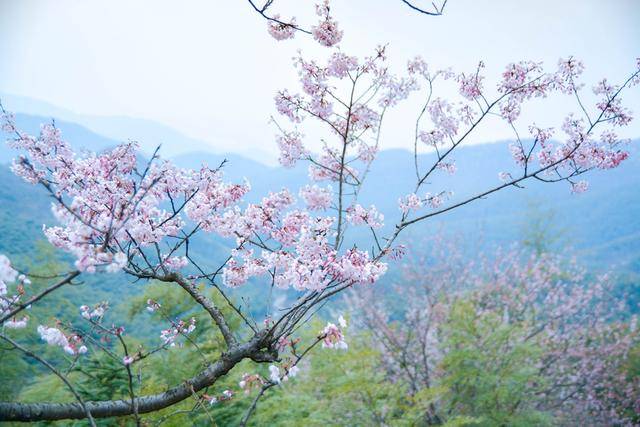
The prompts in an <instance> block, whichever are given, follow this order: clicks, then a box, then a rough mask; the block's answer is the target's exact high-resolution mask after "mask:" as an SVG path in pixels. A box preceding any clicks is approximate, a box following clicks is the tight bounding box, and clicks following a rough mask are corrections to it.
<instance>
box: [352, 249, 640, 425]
mask: <svg viewBox="0 0 640 427" xmlns="http://www.w3.org/2000/svg"><path fill="white" fill-rule="evenodd" d="M428 244H429V250H428V257H427V259H423V260H421V261H418V262H413V263H411V264H407V265H406V266H405V271H404V274H403V278H402V283H401V284H398V285H396V289H395V292H394V295H395V294H399V293H402V294H404V295H405V298H404V299H403V304H402V307H395V309H394V311H393V313H392V312H391V309H392V308H391V307H392V305H391V304H392V301H389V300H388V299H387V298H385V297H384V295H381V293H380V292H379V290H377V289H376V288H375V287H370V288H367V289H366V290H363V291H360V292H358V291H356V290H354V291H352V292H350V293H349V302H350V305H351V307H352V313H353V316H352V321H355V322H357V324H358V326H360V327H361V328H364V330H366V331H368V332H369V333H370V334H371V335H372V337H373V339H372V340H371V342H372V343H373V344H374V345H375V346H377V347H378V349H379V352H380V354H381V355H382V357H381V366H380V368H379V369H381V370H382V371H383V372H385V375H386V376H387V377H388V378H389V379H390V380H391V381H393V382H394V383H398V384H406V385H407V386H408V387H407V390H408V395H409V396H410V397H409V400H410V401H412V405H413V406H414V408H413V411H414V412H416V413H417V414H418V415H417V416H418V418H419V419H421V420H424V421H425V423H426V424H427V425H433V424H441V423H443V422H444V421H450V420H451V419H452V418H454V417H460V416H464V415H466V416H472V417H476V418H477V417H482V416H485V417H489V418H490V419H491V420H492V421H491V422H490V424H493V423H495V424H499V423H501V422H500V420H499V418H498V417H500V416H502V417H507V418H510V420H511V421H507V422H506V424H513V423H516V422H515V420H516V419H517V418H516V417H517V416H518V415H519V414H530V413H532V412H536V411H537V412H539V413H546V414H550V415H553V416H554V417H555V419H556V420H558V421H560V423H561V424H562V425H603V426H604V425H611V426H613V425H635V424H634V423H636V422H637V414H638V413H639V411H640V407H639V406H638V404H639V401H638V399H637V396H638V395H640V382H639V381H638V378H637V377H634V376H633V375H630V374H629V372H628V369H626V367H625V364H626V363H627V361H628V360H629V359H630V357H631V356H632V354H633V352H634V351H635V349H636V348H637V347H638V346H639V345H640V335H639V334H638V330H637V316H635V315H634V316H629V315H625V314H624V313H629V307H626V306H625V300H624V296H620V295H618V296H615V294H614V292H612V291H613V286H612V285H613V283H612V281H611V277H609V276H608V275H600V276H596V277H590V276H588V275H587V274H586V271H585V270H584V269H583V268H581V267H579V266H578V265H577V263H576V262H575V260H563V259H562V258H561V257H560V256H557V255H552V254H549V253H541V254H532V253H530V252H529V251H527V250H525V249H523V248H517V247H515V248H512V249H510V250H507V251H504V250H503V251H498V253H497V256H495V257H494V259H492V260H490V259H478V260H477V261H475V262H474V261H469V260H468V259H465V257H463V256H462V254H461V252H460V251H459V249H458V248H457V247H456V246H455V245H454V244H452V242H451V241H447V240H445V239H443V238H441V237H438V238H435V239H432V240H429V242H428ZM392 316H393V317H392ZM398 316H400V318H399V320H396V321H394V320H393V318H396V319H398ZM442 390H445V391H444V392H442ZM505 391H506V393H505ZM434 396H435V398H434ZM487 401H488V402H489V403H488V404H486V405H485V404H484V403H483V402H487ZM483 405H484V406H483ZM634 414H636V415H634ZM486 421H487V420H485V422H486ZM502 421H504V419H503V420H502ZM516 424H517V423H516ZM534 424H546V423H543V422H541V421H538V422H535V423H534Z"/></svg>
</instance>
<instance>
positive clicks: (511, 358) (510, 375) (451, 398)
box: [441, 300, 550, 426]
mask: <svg viewBox="0 0 640 427" xmlns="http://www.w3.org/2000/svg"><path fill="white" fill-rule="evenodd" d="M480 308H481V307H477V306H476V305H474V304H473V303H472V302H471V301H465V300H461V301H458V302H456V303H455V304H454V306H453V307H452V310H451V314H450V318H449V321H448V322H447V326H446V331H445V334H446V341H445V343H444V347H445V348H448V349H449V352H448V353H447V354H446V356H445V357H444V359H443V361H442V367H441V368H442V369H443V370H444V371H445V375H444V377H443V379H442V385H443V386H444V387H446V392H445V393H444V395H443V403H444V407H445V408H446V409H445V410H444V412H446V413H453V414H456V415H460V416H463V417H474V418H476V421H474V422H473V425H478V426H495V425H509V426H529V425H547V424H549V423H550V421H549V419H548V417H547V415H546V414H543V413H541V412H538V411H535V410H530V409H528V405H527V403H528V401H529V399H530V398H532V397H533V396H532V394H533V393H535V391H536V390H537V389H539V387H540V386H541V385H542V383H543V379H542V378H540V377H539V375H538V370H537V369H536V368H535V366H536V363H535V362H536V360H539V358H540V356H541V354H542V349H541V348H540V347H539V346H538V345H537V344H536V343H535V342H534V341H533V340H531V341H528V340H526V337H525V335H524V329H523V328H522V325H520V324H519V323H517V322H515V323H506V322H503V320H502V318H501V317H500V316H499V315H498V314H497V313H495V312H490V311H488V312H484V313H483V312H480ZM532 384H536V385H537V386H538V387H531V385H532ZM468 421H469V419H467V421H465V422H468Z"/></svg>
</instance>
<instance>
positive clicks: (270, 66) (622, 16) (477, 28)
mask: <svg viewBox="0 0 640 427" xmlns="http://www.w3.org/2000/svg"><path fill="white" fill-rule="evenodd" d="M416 3H420V1H419V0H417V1H416ZM423 3H427V4H430V1H428V2H423ZM332 5H333V11H334V15H335V17H336V19H337V20H338V21H339V23H340V26H341V27H342V28H343V29H344V32H345V36H344V40H343V42H342V46H341V48H342V50H343V51H344V52H346V53H348V54H351V55H356V56H359V57H363V56H366V55H368V54H370V53H372V52H373V50H374V48H375V47H376V46H377V45H379V44H384V43H388V46H389V47H388V50H389V58H390V64H391V67H392V69H394V70H397V71H402V69H403V68H404V66H405V64H406V62H407V60H408V59H409V58H411V57H413V56H416V55H420V56H422V57H423V58H425V60H426V61H427V62H428V63H430V64H432V66H433V67H436V68H437V67H447V66H451V67H453V69H454V70H458V71H465V70H466V71H471V70H474V69H475V65H476V64H477V62H478V61H479V60H483V61H484V62H485V63H486V65H487V66H486V69H485V70H486V74H487V81H486V82H487V83H486V85H487V87H488V88H490V89H493V88H495V84H496V82H497V79H496V77H497V76H499V75H500V73H501V71H502V69H503V68H504V66H505V65H506V64H508V63H510V62H514V61H519V60H522V59H531V60H536V61H544V63H545V64H547V65H548V66H549V67H550V68H553V67H555V65H556V63H557V61H558V58H560V57H567V56H569V55H573V56H576V57H578V58H581V59H582V60H583V61H584V62H585V64H586V67H587V71H586V72H585V81H586V82H587V87H591V86H592V85H593V84H595V82H596V81H597V80H598V79H600V78H602V77H604V76H607V77H609V78H610V80H611V81H612V82H617V81H621V80H622V79H624V77H625V76H626V75H628V74H629V73H630V72H631V71H632V70H633V68H634V66H635V58H637V57H639V56H640V26H639V25H638V22H640V0H611V1H605V2H603V1H601V0H562V1H560V0H536V1H514V0H483V1H481V0H449V1H448V4H447V7H446V9H445V14H444V15H443V16H440V17H428V16H424V15H421V14H417V13H415V12H412V11H411V10H410V9H409V8H408V7H406V6H405V5H403V3H402V2H401V1H400V0H333V2H332ZM273 10H274V12H280V13H281V14H282V15H284V16H290V15H295V16H296V17H297V18H298V22H300V23H307V24H311V23H313V21H314V20H315V18H314V16H313V15H312V12H313V2H311V1H303V0H276V2H275V6H273ZM298 49H301V50H302V53H303V55H305V56H311V57H319V58H322V57H325V56H326V55H327V54H328V51H327V50H326V49H324V48H321V47H320V46H318V45H317V44H316V43H314V42H313V41H312V40H311V39H310V38H309V37H300V36H298V37H296V39H294V40H289V41H283V42H278V41H276V40H274V39H272V38H271V37H270V36H269V35H268V34H267V32H266V23H265V22H264V20H263V19H262V18H261V17H260V16H259V15H257V14H256V13H255V12H253V10H252V9H251V7H250V5H249V3H248V2H247V1H244V0H226V1H223V0H205V1H196V0H193V1H189V2H177V1H175V0H170V1H165V0H154V1H127V0H125V1H120V0H111V1H108V2H105V1H91V0H84V1H72V0H57V1H30V0H13V1H9V0H0V92H4V93H10V94H14V95H22V96H27V97H31V98H35V99H39V100H43V101H47V102H49V103H51V104H54V105H57V106H59V107H63V108H66V109H68V110H71V111H74V112H76V113H80V114H88V115H105V116H130V117H139V118H146V119H151V120H154V121H157V122H160V123H163V124H165V125H168V126H171V127H173V128H175V129H176V130H178V131H180V132H182V133H184V134H186V135H188V136H190V137H194V138H197V139H201V140H203V141H206V142H207V143H209V144H210V146H211V147H212V149H214V150H216V151H223V152H237V153H240V154H250V155H251V156H252V157H254V158H255V157H260V158H263V159H264V160H265V161H267V162H271V161H273V160H274V159H275V158H276V157H277V152H276V151H277V150H276V145H275V142H274V135H275V134H276V129H275V128H274V126H273V125H272V124H271V123H270V122H269V117H270V116H271V115H273V114H275V108H274V105H273V96H274V94H275V93H276V92H277V90H279V89H282V88H290V89H296V85H295V79H296V72H295V70H294V69H293V67H292V62H291V58H292V57H293V56H294V55H296V51H297V50H298ZM438 90H441V91H442V92H441V94H442V95H443V96H447V95H450V94H453V93H454V92H453V88H446V87H443V88H441V89H438ZM585 96H586V101H587V102H590V101H592V100H591V99H590V98H589V96H587V95H585ZM418 102H419V99H418V98H415V97H414V98H413V99H411V100H409V102H408V103H407V104H406V105H405V106H403V107H401V108H399V109H398V110H396V111H395V112H394V113H392V114H390V115H389V116H388V117H387V122H386V123H385V125H384V128H383V133H382V138H381V140H382V148H399V147H406V148H409V147H411V141H412V137H411V135H412V131H413V130H412V129H413V125H414V120H415V115H416V107H417V106H418ZM625 104H626V105H627V106H629V107H630V108H631V109H632V110H634V111H635V112H636V113H637V114H640V88H637V87H636V88H635V89H634V90H633V92H630V93H629V94H628V95H627V96H626V101H625ZM7 107H8V108H9V109H10V108H11V107H10V106H7ZM569 111H576V108H575V106H574V104H573V103H572V102H571V101H570V100H569V99H566V98H562V99H560V98H558V99H555V98H553V99H549V100H547V101H546V102H544V103H540V102H539V103H534V104H532V105H531V106H530V107H529V108H527V109H525V111H524V112H523V116H522V122H521V123H522V126H523V127H525V128H526V126H527V125H528V124H530V123H531V122H533V121H535V122H536V123H537V124H539V125H540V126H556V127H557V126H558V125H559V124H560V123H561V121H562V118H563V117H564V116H565V115H566V113H568V112H569ZM626 133H627V134H626V135H623V136H630V137H637V136H640V121H637V122H636V123H635V124H633V125H632V127H630V128H629V129H628V130H627V132H626ZM511 136H512V133H511V130H510V129H508V128H507V127H506V126H505V125H504V124H501V123H499V122H497V121H494V122H489V123H487V124H486V125H484V126H483V127H482V128H480V129H479V130H478V133H477V134H476V135H475V137H474V138H473V139H471V140H470V143H478V142H487V141H495V140H501V139H507V138H510V137H511ZM307 138H308V139H309V140H310V141H309V144H311V145H312V146H313V144H317V143H318V141H319V139H320V135H319V134H316V133H315V131H314V130H311V131H310V133H308V134H307Z"/></svg>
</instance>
